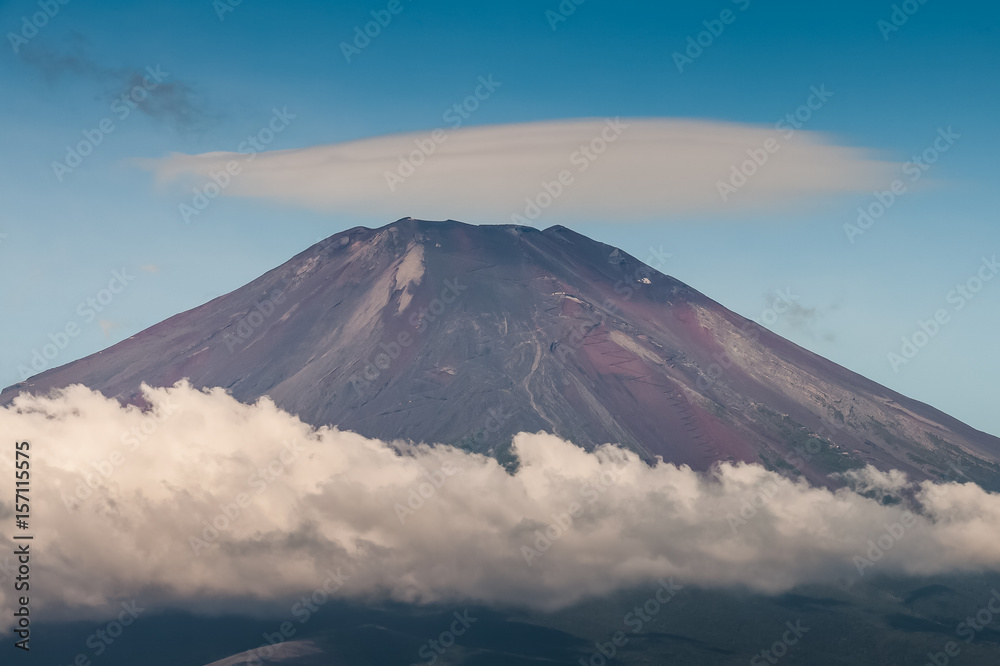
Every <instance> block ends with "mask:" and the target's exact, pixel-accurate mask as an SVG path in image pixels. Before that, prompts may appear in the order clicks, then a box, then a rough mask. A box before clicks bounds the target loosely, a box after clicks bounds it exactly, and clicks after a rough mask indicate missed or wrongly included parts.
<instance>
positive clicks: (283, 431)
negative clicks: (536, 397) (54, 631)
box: [0, 383, 1000, 628]
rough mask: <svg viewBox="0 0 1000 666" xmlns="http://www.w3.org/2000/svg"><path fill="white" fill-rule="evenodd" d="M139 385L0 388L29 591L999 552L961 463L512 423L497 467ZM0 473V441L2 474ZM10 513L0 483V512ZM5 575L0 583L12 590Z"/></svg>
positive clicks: (705, 579) (446, 593)
mask: <svg viewBox="0 0 1000 666" xmlns="http://www.w3.org/2000/svg"><path fill="white" fill-rule="evenodd" d="M144 394H145V397H146V401H147V402H148V404H149V406H150V409H149V411H147V412H142V411H140V410H139V409H137V408H136V407H133V406H129V407H122V406H121V405H119V404H118V403H117V402H116V401H115V400H113V399H107V398H105V397H103V396H101V395H100V394H98V393H95V392H91V391H90V390H88V389H86V388H84V387H81V386H74V387H70V388H68V389H66V390H65V391H63V392H61V393H59V394H56V395H53V396H50V397H30V396H27V395H23V396H21V397H19V398H17V400H16V401H15V402H14V404H13V405H12V406H10V407H7V408H4V409H2V410H0V431H2V432H4V433H5V434H6V435H7V437H8V438H14V437H16V438H17V439H18V440H23V441H27V442H29V443H30V447H31V448H30V456H31V458H30V460H31V497H32V504H31V514H32V518H31V528H30V531H31V533H32V534H33V535H34V540H33V542H32V545H31V549H32V557H33V560H32V563H33V568H32V573H31V575H32V583H31V584H32V588H31V591H32V595H31V598H32V603H33V604H35V606H34V608H37V609H40V608H42V607H44V608H45V612H46V613H47V615H48V616H50V617H53V616H60V615H61V616H66V617H80V616H87V617H91V616H95V617H96V616H100V615H101V614H102V613H106V612H109V611H110V610H112V609H114V608H115V607H117V606H118V604H119V603H120V602H121V601H122V600H130V599H133V598H134V599H137V600H139V603H140V605H142V606H143V607H145V608H154V609H162V608H170V607H181V608H203V607H212V605H213V604H215V605H216V607H219V605H220V604H224V603H227V602H229V603H236V602H237V601H239V602H240V604H241V605H240V608H243V609H246V608H249V607H250V606H249V605H248V602H255V603H258V604H262V605H263V606H264V607H268V605H270V607H273V608H275V609H276V610H279V611H280V610H281V609H284V610H285V611H287V609H288V607H289V605H288V604H289V600H292V599H295V598H297V597H298V596H301V595H302V594H303V593H305V592H309V591H312V590H315V589H316V588H317V587H318V586H319V585H320V584H321V583H323V582H324V581H325V580H328V579H329V576H330V575H331V573H335V574H341V575H343V577H344V579H345V582H344V584H343V587H342V588H341V589H340V591H339V592H338V594H342V595H344V596H345V597H347V598H354V599H359V600H373V599H380V600H384V599H394V600H400V601H406V602H416V603H426V602H444V601H459V600H461V601H469V602H480V603H486V604H516V605H527V606H532V607H538V608H556V607H559V606H562V605H565V604H570V603H572V602H574V601H576V600H579V599H581V598H583V597H586V596H589V595H601V594H605V593H608V592H611V591H614V590H617V589H623V588H628V587H632V586H638V585H642V584H647V583H651V582H654V581H657V580H660V579H663V578H668V577H673V578H674V580H675V581H676V582H677V583H680V584H684V585H703V586H745V587H747V588H750V589H753V590H758V591H763V592H780V591H784V590H788V589H790V588H792V587H794V586H795V585H798V584H802V583H809V582H822V581H836V580H841V581H843V580H858V579H860V578H861V577H862V576H863V575H872V574H874V573H886V574H915V575H922V574H934V573H940V572H947V571H957V570H967V571H978V570H986V569H990V570H998V569H1000V530H998V529H997V527H998V525H1000V496H998V495H995V494H989V493H987V492H985V491H984V490H982V489H981V488H979V487H977V486H975V485H972V484H965V485H959V484H945V485H934V484H932V483H930V482H925V483H923V484H922V485H919V486H914V485H911V484H909V483H908V482H907V481H906V479H905V478H904V477H903V476H902V475H901V474H899V473H898V472H889V473H882V472H878V471H876V470H873V469H869V470H865V471H861V472H857V473H855V474H854V477H853V478H852V479H851V480H852V482H853V483H854V485H855V486H856V489H857V490H858V492H855V491H852V490H849V489H847V488H844V489H840V490H837V491H831V490H829V489H825V488H816V487H810V486H808V485H806V484H805V483H802V482H795V481H792V480H789V479H786V478H784V477H782V476H779V475H777V474H774V473H772V472H768V471H767V470H765V469H764V468H762V467H760V466H757V465H747V464H739V465H731V464H722V465H720V466H719V467H718V468H717V469H716V470H714V471H713V472H711V473H707V474H705V473H696V472H694V471H692V470H690V469H688V468H686V467H676V466H674V465H670V464H666V463H660V464H657V465H655V466H649V465H647V464H645V463H644V462H642V461H641V460H640V459H639V458H638V457H637V456H636V455H635V454H633V453H631V452H628V451H625V450H622V449H619V448H617V447H614V446H604V447H600V448H598V449H597V450H595V451H593V452H587V451H584V450H583V449H580V448H578V447H576V446H575V445H573V444H572V443H570V442H566V441H563V440H561V439H559V438H557V437H554V436H551V435H546V434H520V435H518V436H517V437H516V439H515V442H514V451H515V454H516V455H517V457H518V459H519V463H520V464H519V466H518V468H517V469H516V471H515V472H513V473H509V472H508V471H507V470H505V469H504V468H502V467H501V466H500V465H499V464H498V463H497V462H496V461H495V460H493V459H491V458H488V457H484V456H481V455H477V454H472V453H468V452H464V451H461V450H458V449H455V448H451V447H447V446H436V447H430V446H426V445H414V444H407V443H402V442H392V443H386V442H381V441H378V440H373V439H368V438H365V437H362V436H360V435H357V434H353V433H350V432H341V431H338V430H336V429H329V428H320V429H315V428H313V427H311V426H309V425H306V424H304V423H302V422H301V421H299V420H298V419H297V418H295V417H294V416H291V415H289V414H287V413H284V412H282V411H280V410H279V409H277V408H276V407H275V406H274V404H273V403H272V402H270V401H269V400H267V399H262V400H260V401H259V402H257V403H256V404H254V405H245V404H241V403H239V402H237V401H235V400H234V399H233V398H232V397H231V396H229V395H227V394H226V393H225V392H224V391H223V390H222V389H214V390H210V391H198V390H195V389H192V388H191V387H190V386H188V385H186V384H183V383H182V384H179V385H177V386H176V387H173V388H164V389H149V388H144ZM13 476H14V470H13V456H10V455H5V456H3V457H2V458H0V477H2V478H13ZM860 492H864V495H862V494H860ZM884 494H891V495H893V496H894V497H896V499H897V500H899V501H898V503H893V502H886V501H885V500H884V496H883V495H884ZM911 511H912V513H910V512H911ZM12 514H13V507H12V505H11V503H10V501H9V498H7V497H4V498H3V502H2V503H0V517H3V519H4V521H5V523H6V524H10V522H12ZM7 534H9V533H7ZM0 542H2V543H0V546H2V548H3V551H4V552H5V553H10V552H12V551H13V542H12V541H11V540H10V538H9V536H6V535H4V536H2V537H0ZM12 594H13V592H12V591H11V588H10V586H9V585H4V586H2V587H0V599H2V602H3V606H4V607H7V608H9V607H11V606H12V604H13V601H14V600H13V598H12V596H11V595H12ZM3 617H4V618H10V617H11V614H10V613H7V612H5V613H4V614H3ZM5 622H9V620H5ZM8 626H9V625H5V626H4V628H7V627H8Z"/></svg>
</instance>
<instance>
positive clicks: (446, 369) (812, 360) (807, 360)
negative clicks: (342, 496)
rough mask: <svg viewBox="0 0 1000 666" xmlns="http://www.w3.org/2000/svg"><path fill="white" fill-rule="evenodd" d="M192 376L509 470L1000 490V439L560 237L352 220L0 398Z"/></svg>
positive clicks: (109, 389)
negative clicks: (720, 464) (581, 469)
mask: <svg viewBox="0 0 1000 666" xmlns="http://www.w3.org/2000/svg"><path fill="white" fill-rule="evenodd" d="M734 279H735V276H734ZM182 378H188V379H190V381H191V383H192V384H193V385H194V386H197V387H210V386H222V387H225V388H226V389H228V390H229V391H230V392H231V393H232V394H233V395H234V396H235V397H236V398H238V399H239V400H242V401H245V402H251V401H253V400H255V399H257V398H259V397H260V396H264V395H267V396H270V397H271V398H272V399H273V400H274V401H275V402H276V403H277V404H278V405H279V406H280V407H282V408H283V409H285V410H288V411H290V412H292V413H294V414H297V415H299V416H300V417H301V418H302V419H303V420H304V421H307V422H309V423H312V424H314V425H324V424H332V425H336V426H338V427H340V428H342V429H349V430H354V431H357V432H359V433H361V434H363V435H367V436H372V437H378V438H382V439H396V438H405V439H410V440H416V441H426V442H437V443H447V444H455V445H459V446H462V447H465V448H468V449H471V450H475V451H481V452H485V453H489V454H491V455H496V456H498V457H500V458H501V459H503V458H504V457H505V456H506V455H507V448H508V446H509V442H510V439H511V437H512V435H513V434H515V433H517V432H520V431H532V432H535V431H539V430H545V431H548V432H553V433H555V434H558V435H560V436H562V437H565V438H567V439H570V440H572V441H574V442H576V443H577V444H579V445H581V446H584V447H587V448H591V447H593V446H595V445H599V444H602V443H605V442H615V443H620V444H623V445H625V446H627V447H629V448H631V449H634V450H635V451H637V452H639V453H640V454H641V455H643V456H644V457H645V458H646V459H649V460H653V459H655V458H656V457H657V456H660V457H662V458H663V459H664V460H667V461H670V462H674V463H677V464H687V465H690V466H691V467H693V468H695V469H706V468H708V467H709V466H710V465H711V464H712V463H714V462H715V461H720V460H730V461H737V460H739V461H747V462H760V463H763V464H764V465H765V466H767V467H769V468H771V469H781V470H783V471H785V472H787V473H790V474H796V475H798V474H801V475H804V476H805V477H806V478H808V479H809V480H811V481H813V482H817V483H830V482H831V480H830V477H829V475H830V474H831V473H833V472H840V471H844V470H847V469H850V468H853V467H859V466H863V465H865V464H868V463H870V464H873V465H875V466H876V467H878V468H880V469H883V470H885V469H891V468H894V469H899V470H902V471H905V472H907V473H908V474H910V475H911V476H912V477H915V478H932V479H938V480H940V479H950V480H963V479H969V480H974V481H976V482H978V483H980V484H981V485H983V486H985V487H987V488H990V489H997V488H1000V464H998V463H1000V439H997V438H996V437H993V436H990V435H987V434H985V433H982V432H979V431H977V430H975V429H973V428H971V427H969V426H967V425H965V424H963V423H961V422H959V421H958V420H956V419H954V418H952V417H950V416H948V415H946V414H944V413H942V412H940V411H938V410H937V409H934V408H932V407H930V406H928V405H925V404H923V403H920V402H918V401H915V400H911V399H909V398H906V397H905V396H902V395H900V394H898V393H895V392H893V391H891V390H889V389H887V388H885V387H883V386H881V385H879V384H876V383H875V382H872V381H869V380H868V379H865V378H864V377H862V376H860V375H858V374H856V373H854V372H851V371H849V370H847V369H845V368H843V367H841V366H839V365H837V364H835V363H832V362H831V361H828V360H826V359H824V358H822V357H820V356H817V355H816V354H813V353H811V352H809V351H807V350H805V349H803V348H801V347H799V346H797V345H795V344H793V343H791V342H789V341H788V340H785V339H783V338H781V337H780V336H778V335H775V334H774V333H772V332H770V331H768V330H767V329H765V328H762V327H761V326H758V325H757V324H755V323H753V322H751V321H749V320H747V319H744V318H743V317H741V316H739V315H737V314H735V313H733V312H731V311H729V310H727V309H726V308H724V307H723V306H722V305H720V304H719V303H717V302H715V301H713V300H711V299H710V298H708V297H706V296H704V295H702V294H701V293H699V292H698V291H696V290H694V289H692V288H691V287H689V286H687V285H685V284H683V283H681V282H679V281H678V280H676V279H674V278H671V277H669V276H666V275H663V274H662V273H660V272H658V271H656V270H653V269H652V268H650V267H648V266H646V265H645V264H643V263H642V262H640V261H638V260H636V259H635V258H634V257H632V256H630V255H628V254H627V253H625V252H623V251H621V250H619V249H616V248H614V247H611V246H609V245H605V244H603V243H599V242H596V241H593V240H591V239H589V238H587V237H585V236H583V235H580V234H578V233H575V232H573V231H571V230H569V229H567V228H565V227H562V226H555V227H551V228H549V229H546V230H544V231H540V230H538V229H535V228H531V227H521V226H509V225H502V226H473V225H467V224H463V223H460V222H455V221H451V220H449V221H446V222H427V221H420V220H414V219H410V218H406V219H402V220H399V221H397V222H395V223H393V224H390V225H387V226H385V227H382V228H379V229H368V228H365V227H356V228H354V229H350V230H347V231H344V232H342V233H339V234H336V235H334V236H331V237H330V238H328V239H326V240H324V241H322V242H320V243H318V244H316V245H314V246H312V247H310V248H309V249H307V250H306V251H304V252H302V253H300V254H298V255H296V256H295V257H293V258H292V259H290V260H289V261H288V262H286V263H285V264H283V265H281V266H279V267H277V268H275V269H274V270H271V271H269V272H268V273H266V274H264V275H262V276H261V277H260V278H258V279H256V280H254V281H253V282H251V283H249V284H247V285H246V286H244V287H241V288H239V289H237V290H235V291H233V292H231V293H229V294H226V295H224V296H220V297H219V298H216V299H214V300H212V301H210V302H208V303H206V304H204V305H202V306H200V307H197V308H194V309H193V310H189V311H187V312H184V313H181V314H178V315H176V316H174V317H171V318H170V319H167V320H166V321H163V322H161V323H159V324H157V325H155V326H153V327H151V328H149V329H146V330H145V331H142V332H140V333H138V334H136V335H134V336H132V337H130V338H128V339H127V340H124V341H122V342H120V343H118V344H116V345H114V346H113V347H111V348H109V349H106V350H104V351H103V352H98V353H97V354H94V355H91V356H88V357H86V358H83V359H80V360H78V361H75V362H72V363H69V364H66V365H64V366H62V367H58V368H54V369H52V370H49V371H46V372H44V373H42V374H39V375H37V376H35V377H32V378H30V379H28V380H27V381H25V382H22V383H19V384H16V385H14V386H12V387H9V388H8V389H6V390H5V391H4V392H3V393H2V394H0V404H9V403H10V401H11V400H12V399H13V398H14V397H15V396H16V394H17V393H18V392H21V391H30V392H39V391H48V390H50V389H53V388H57V387H62V386H66V385H69V384H73V383H82V384H85V385H87V386H89V387H91V388H94V389H97V390H100V391H101V392H102V393H104V394H105V395H108V396H114V397H116V398H118V399H119V400H121V401H123V402H129V403H138V404H141V394H140V384H141V383H142V382H145V383H148V384H152V385H157V386H159V385H171V384H173V383H175V382H177V381H178V380H180V379H182Z"/></svg>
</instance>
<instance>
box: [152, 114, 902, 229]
mask: <svg viewBox="0 0 1000 666" xmlns="http://www.w3.org/2000/svg"><path fill="white" fill-rule="evenodd" d="M769 141H773V142H774V143H768V142H769ZM765 144H767V145H769V146H771V147H772V149H773V147H774V146H778V149H777V152H775V153H774V154H770V155H768V153H767V152H766V151H764V146H765ZM240 150H241V151H242V150H243V149H242V148H241V149H240ZM747 151H752V154H756V155H757V156H758V161H760V160H761V159H762V158H760V155H761V153H763V154H764V155H766V156H767V161H766V163H764V164H763V166H760V167H756V166H755V165H754V164H753V163H750V164H749V166H747V167H745V170H746V171H747V172H754V173H753V175H752V176H751V177H750V178H749V179H747V180H746V183H745V184H743V183H741V182H740V181H739V179H738V178H736V180H735V182H737V183H740V186H739V187H738V188H734V189H733V190H732V191H725V192H724V194H725V196H723V194H722V193H720V187H721V186H720V183H729V182H730V180H731V178H733V170H734V169H739V168H740V167H741V165H743V163H744V162H746V161H747V160H749V159H750V155H749V154H748V152H747ZM246 152H247V153H249V152H252V150H251V147H250V145H249V144H248V145H247V147H246ZM598 153H599V154H598ZM231 161H237V162H238V163H239V164H240V171H239V175H238V176H236V177H234V178H232V182H230V183H229V184H228V185H227V186H225V187H224V188H222V191H221V195H219V196H236V197H254V198H262V199H273V200H277V201H283V202H289V203H292V204H298V205H301V206H306V207H309V208H314V209H320V210H343V211H349V212H355V213H363V214H366V215H375V214H378V215H388V216H395V217H404V216H413V217H418V218H424V219H451V218H455V219H468V220H479V221H484V222H485V221H495V222H504V223H508V222H511V221H512V220H513V221H515V222H520V223H530V222H531V221H533V220H535V219H545V220H549V219H551V218H553V217H570V216H571V217H574V218H577V219H580V218H583V219H601V220H606V221H621V222H628V221H638V220H652V219H663V218H665V217H666V218H670V217H678V216H690V215H695V214H709V215H726V214H731V213H746V212H770V211H774V210H776V209H782V208H786V207H789V206H796V205H798V204H802V203H804V202H809V201H814V200H817V199H819V200H823V199H824V198H825V197H828V196H831V195H837V194H842V193H850V192H868V191H870V190H871V189H874V188H876V187H878V186H881V185H884V184H885V182H887V180H888V179H889V174H890V173H892V172H893V170H894V166H893V165H892V164H890V163H887V162H883V161H879V160H877V159H874V158H873V157H872V156H871V155H869V154H868V151H865V150H863V149H859V148H850V147H844V146H837V145H833V144H832V143H831V142H830V141H829V140H828V139H827V137H825V136H824V135H822V134H819V133H815V132H806V131H798V132H795V133H794V135H792V136H791V137H789V138H785V137H784V136H782V133H781V132H778V131H776V130H775V129H773V128H770V127H764V126H757V125H745V124H737V123H726V122H716V121H707V120H686V119H668V118H653V119H619V120H615V119H610V120H603V119H581V120H562V121H554V122H536V123H523V124H508V125H494V126H483V127H468V128H461V129H457V130H452V131H446V130H440V131H439V133H438V134H435V133H433V132H431V131H427V132H417V133H412V134H398V135H391V136H381V137H375V138H370V139H363V140H359V141H351V142H347V143H338V144H332V145H323V146H313V147H309V148H301V149H291V150H274V151H269V152H263V153H257V154H253V155H252V157H251V156H250V155H248V154H244V153H240V152H213V153H204V154H199V155H185V154H177V153H175V154H172V155H169V156H167V157H165V158H163V159H159V160H146V161H143V162H141V164H143V165H144V166H145V167H146V168H148V169H150V170H152V171H154V172H155V174H156V176H157V179H158V181H159V182H160V183H161V184H165V183H173V182H177V181H179V182H181V183H183V184H184V185H185V187H184V191H185V193H188V192H189V191H190V185H191V184H192V183H193V184H194V185H195V187H198V186H200V185H204V184H205V183H206V182H210V181H209V179H210V178H211V176H212V174H213V173H214V174H219V173H223V174H224V172H225V171H226V166H227V163H229V162H231ZM411 167H412V168H411ZM560 174H562V182H560ZM224 175H225V174H224ZM532 206H537V209H533V208H532ZM517 216H520V219H518V217H517Z"/></svg>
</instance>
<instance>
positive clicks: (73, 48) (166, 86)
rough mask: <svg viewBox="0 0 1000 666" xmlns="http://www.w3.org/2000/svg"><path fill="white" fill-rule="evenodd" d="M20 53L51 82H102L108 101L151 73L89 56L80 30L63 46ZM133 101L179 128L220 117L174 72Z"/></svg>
mask: <svg viewBox="0 0 1000 666" xmlns="http://www.w3.org/2000/svg"><path fill="white" fill-rule="evenodd" d="M20 57H21V60H22V61H23V62H24V63H25V64H27V65H29V66H30V67H32V68H33V69H35V70H36V71H37V72H38V73H39V74H40V75H41V76H42V77H43V78H45V79H46V80H47V81H49V82H52V83H55V82H58V81H60V80H62V79H63V78H64V77H68V76H73V77H76V78H82V79H86V80H89V81H92V82H94V83H97V84H99V85H100V87H101V90H100V93H99V95H100V96H101V97H102V98H104V99H106V100H107V101H108V102H109V103H111V102H112V101H113V100H115V99H121V98H122V96H123V95H126V94H128V93H129V92H130V91H132V90H134V89H135V88H136V86H140V87H141V86H142V85H143V82H144V77H146V76H147V75H148V70H147V69H146V68H145V67H143V68H138V69H137V68H132V67H108V66H105V65H102V64H100V63H98V62H97V61H95V60H94V59H93V58H91V56H90V44H89V42H88V40H87V38H86V37H85V36H84V35H82V34H80V33H77V32H74V33H71V34H70V35H69V36H68V37H67V38H66V39H65V40H64V42H63V44H62V48H59V49H53V48H49V47H48V46H46V45H44V44H31V45H30V48H25V49H24V50H23V51H22V53H21V54H20ZM148 66H149V67H154V68H155V67H157V64H156V63H150V64H149V65H148ZM134 104H135V108H136V109H138V110H139V111H140V112H141V113H143V114H145V115H146V116H148V117H150V118H152V119H154V120H157V121H160V122H163V123H165V124H169V125H172V126H174V127H175V128H176V129H178V130H180V131H189V130H195V129H200V128H201V127H203V126H205V125H207V124H209V123H211V122H213V121H215V120H216V119H217V117H218V116H217V114H215V113H213V112H212V111H211V110H210V109H209V107H208V104H207V102H206V101H205V99H204V98H203V97H202V96H201V95H199V94H198V93H197V92H196V91H195V90H194V89H193V88H192V87H191V86H190V85H188V84H187V83H185V82H183V81H181V80H179V79H178V78H177V77H176V75H175V74H174V73H173V72H170V73H169V76H168V77H167V78H166V79H165V80H161V81H157V82H156V87H155V88H154V89H153V90H152V91H150V92H149V94H148V95H143V97H142V99H136V100H134Z"/></svg>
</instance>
